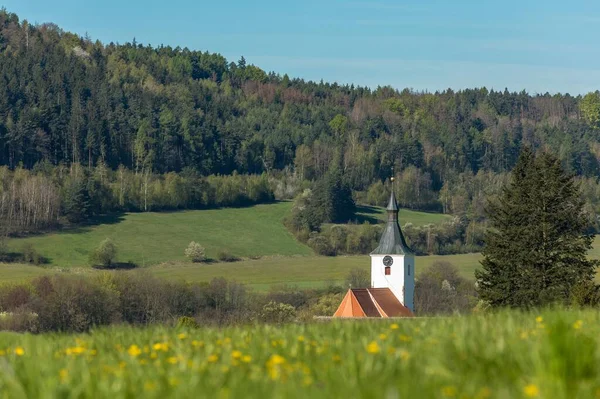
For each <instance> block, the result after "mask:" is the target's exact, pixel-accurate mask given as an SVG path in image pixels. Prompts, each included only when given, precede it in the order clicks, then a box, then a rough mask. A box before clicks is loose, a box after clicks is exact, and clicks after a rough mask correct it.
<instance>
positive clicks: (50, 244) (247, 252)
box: [9, 202, 312, 267]
mask: <svg viewBox="0 0 600 399" xmlns="http://www.w3.org/2000/svg"><path fill="white" fill-rule="evenodd" d="M290 206H291V203H286V202H280V203H276V204H269V205H257V206H254V207H251V208H228V209H211V210H202V211H182V212H171V213H166V212H162V213H130V214H125V215H123V216H122V217H120V218H118V219H117V220H111V221H110V222H109V223H103V224H98V225H95V226H89V227H85V228H81V229H77V230H74V231H64V232H58V233H52V234H45V235H41V236H36V237H30V238H25V239H13V240H10V241H9V246H10V248H11V249H13V250H14V251H19V250H20V248H22V247H23V245H25V244H26V243H30V244H32V245H33V246H34V248H35V249H36V250H37V251H38V252H39V253H40V254H41V255H43V256H46V257H48V258H50V261H51V264H52V265H56V266H60V267H72V266H85V265H87V263H88V261H87V260H88V254H89V252H90V251H91V250H92V249H94V248H95V247H97V246H98V244H99V243H100V242H101V241H102V240H103V239H105V238H111V239H112V240H113V241H114V242H115V244H116V245H117V247H118V249H119V260H120V261H121V262H127V261H132V262H134V263H136V264H138V265H139V266H144V265H152V264H157V263H161V262H166V261H175V260H184V259H185V258H184V254H183V251H184V250H185V248H186V247H187V245H188V244H189V243H190V241H196V242H199V243H201V244H202V245H203V246H204V247H205V248H206V252H207V256H209V257H213V258H214V257H216V256H217V253H218V252H219V250H224V249H226V250H228V251H229V252H230V253H232V254H233V255H235V256H239V257H253V256H264V255H310V254H312V250H311V249H310V248H308V247H307V246H305V245H303V244H301V243H299V242H298V241H297V240H296V239H295V238H294V236H293V235H292V234H290V233H289V232H288V231H287V230H286V228H285V227H284V226H283V224H282V222H281V221H282V219H283V217H284V216H285V214H286V213H287V212H288V211H289V209H290Z"/></svg>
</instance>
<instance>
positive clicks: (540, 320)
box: [535, 316, 544, 323]
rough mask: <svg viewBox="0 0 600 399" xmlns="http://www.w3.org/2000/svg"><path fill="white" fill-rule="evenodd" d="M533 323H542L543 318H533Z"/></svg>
mask: <svg viewBox="0 0 600 399" xmlns="http://www.w3.org/2000/svg"><path fill="white" fill-rule="evenodd" d="M535 321H536V322H538V323H541V322H542V321H544V318H543V317H542V316H538V317H536V318H535Z"/></svg>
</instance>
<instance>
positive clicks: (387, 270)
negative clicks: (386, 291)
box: [385, 266, 392, 276]
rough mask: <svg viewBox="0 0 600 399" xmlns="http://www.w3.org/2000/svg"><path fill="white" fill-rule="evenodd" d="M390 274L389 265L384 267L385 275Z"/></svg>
mask: <svg viewBox="0 0 600 399" xmlns="http://www.w3.org/2000/svg"><path fill="white" fill-rule="evenodd" d="M390 274H392V268H391V267H389V266H386V267H385V275H386V276H389V275H390Z"/></svg>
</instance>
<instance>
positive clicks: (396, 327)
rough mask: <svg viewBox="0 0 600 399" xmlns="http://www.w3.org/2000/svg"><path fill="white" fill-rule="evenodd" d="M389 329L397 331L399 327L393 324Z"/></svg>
mask: <svg viewBox="0 0 600 399" xmlns="http://www.w3.org/2000/svg"><path fill="white" fill-rule="evenodd" d="M390 328H391V329H392V330H397V329H398V328H400V327H399V326H398V324H396V323H394V324H392V325H391V326H390Z"/></svg>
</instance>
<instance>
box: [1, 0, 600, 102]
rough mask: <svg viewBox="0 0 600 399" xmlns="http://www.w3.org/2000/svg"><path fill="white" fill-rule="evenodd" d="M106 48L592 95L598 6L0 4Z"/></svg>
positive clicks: (319, 73)
mask: <svg viewBox="0 0 600 399" xmlns="http://www.w3.org/2000/svg"><path fill="white" fill-rule="evenodd" d="M0 4H2V5H3V6H4V7H5V8H6V9H7V10H8V11H10V12H14V13H16V14H18V15H19V17H20V18H21V19H27V20H28V21H29V22H30V23H44V22H54V23H56V24H57V25H59V26H60V27H61V28H63V29H64V30H66V31H71V32H74V33H77V34H80V35H85V34H86V33H87V34H88V35H89V36H91V38H92V39H99V40H100V41H102V42H104V43H109V42H115V43H125V42H130V41H132V40H133V38H135V39H136V40H137V41H138V43H143V44H151V45H154V46H156V45H160V44H164V45H171V46H174V47H175V46H180V47H188V48H190V49H193V50H202V51H207V50H208V51H209V52H214V53H220V54H222V55H224V56H225V57H227V59H228V60H230V61H237V60H238V59H239V58H240V56H242V55H243V56H244V57H245V58H246V61H247V62H248V63H250V64H255V65H257V66H259V67H260V68H262V69H264V70H266V71H267V72H269V71H275V72H276V73H280V74H281V75H283V74H284V73H287V74H288V75H289V76H290V77H300V78H304V79H307V80H315V81H319V80H321V79H323V80H324V81H329V82H338V83H340V84H346V83H347V84H351V83H353V84H355V85H360V86H369V87H371V88H376V87H377V86H384V85H391V86H393V87H395V88H398V89H403V88H411V89H414V90H419V91H424V90H426V91H430V92H433V91H436V90H444V89H447V88H451V89H454V90H459V89H464V88H474V87H483V86H485V87H487V88H488V89H496V90H504V89H505V88H508V89H509V90H510V91H521V90H527V91H528V92H530V93H532V94H534V93H540V94H542V93H546V92H550V93H557V92H560V93H570V94H583V93H587V92H589V91H595V90H598V89H600V51H599V50H600V1H598V0H570V1H564V0H535V1H534V0H518V1H517V0H502V1H498V0H420V1H418V0H410V1H409V0H396V1H390V0H388V1H342V0H320V1H314V0H295V1H291V0H279V1H271V0H269V1H261V0H255V1H241V0H229V1H227V0H221V1H214V0H213V1H210V2H208V1H203V0H169V1H165V0H145V1H142V0H102V1H99V0H51V1H49V0H0Z"/></svg>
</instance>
